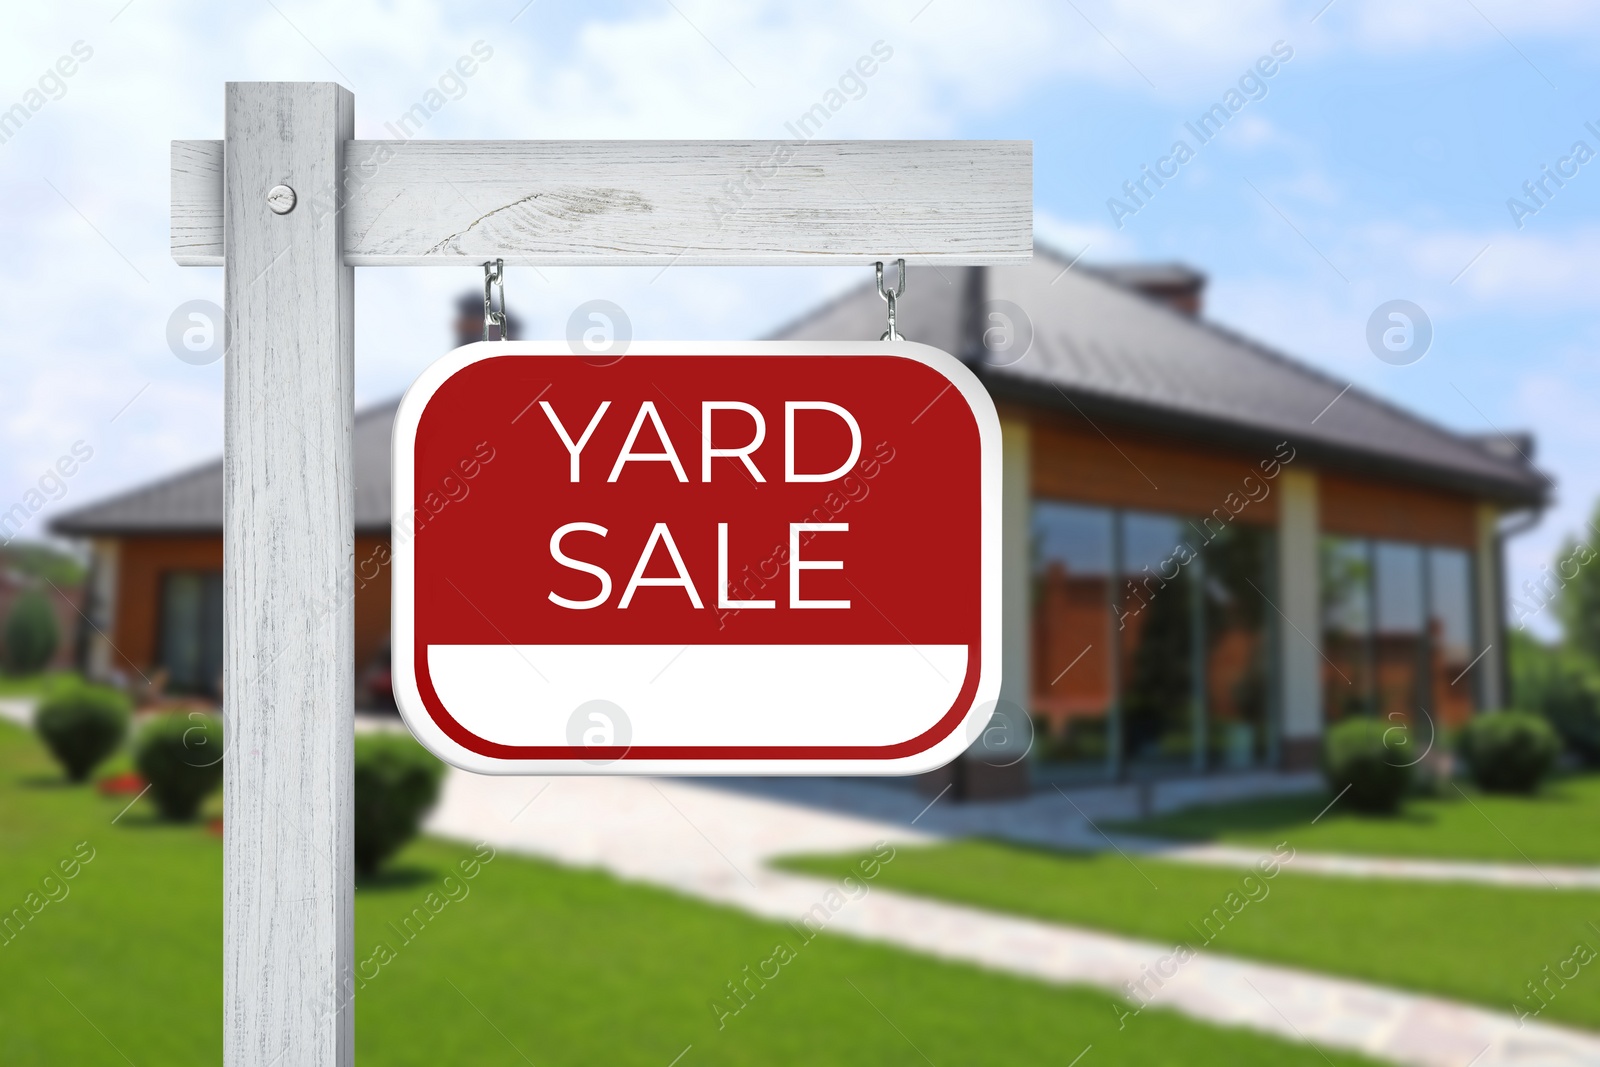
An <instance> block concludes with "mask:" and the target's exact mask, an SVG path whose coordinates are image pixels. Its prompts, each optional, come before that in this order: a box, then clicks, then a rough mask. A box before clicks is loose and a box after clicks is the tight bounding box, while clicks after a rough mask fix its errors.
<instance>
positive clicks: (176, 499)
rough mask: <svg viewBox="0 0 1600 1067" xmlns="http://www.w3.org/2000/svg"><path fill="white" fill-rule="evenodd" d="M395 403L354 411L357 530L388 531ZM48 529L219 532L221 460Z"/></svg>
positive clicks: (60, 519)
mask: <svg viewBox="0 0 1600 1067" xmlns="http://www.w3.org/2000/svg"><path fill="white" fill-rule="evenodd" d="M399 406H400V401H399V400H398V399H396V400H390V401H387V402H386V403H383V404H380V405H377V406H375V407H371V408H367V409H365V410H363V411H358V412H357V413H356V417H355V423H354V427H353V436H354V438H355V441H354V446H355V491H356V500H355V512H356V530H357V531H359V532H362V533H383V534H387V533H388V532H389V440H390V437H391V436H392V434H393V431H394V413H395V410H396V409H397V408H398V407H399ZM50 528H51V530H53V531H54V532H56V533H58V534H64V535H66V536H69V537H73V536H78V537H92V536H99V535H103V534H183V533H201V534H203V533H221V531H222V461H221V460H212V461H211V462H210V463H206V464H203V465H202V466H199V467H194V468H191V469H189V470H186V471H181V472H179V473H177V474H173V475H170V476H168V477H166V478H163V479H161V480H160V481H158V482H153V483H151V484H149V485H144V486H140V487H139V488H137V489H132V490H129V491H128V492H125V493H121V494H119V495H117V496H114V497H111V498H110V499H108V500H102V501H100V502H98V503H94V504H90V505H88V506H87V507H83V508H79V509H77V510H76V511H69V512H66V513H65V514H63V515H60V516H57V517H56V519H55V520H54V521H53V522H51V523H50Z"/></svg>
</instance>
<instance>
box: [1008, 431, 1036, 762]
mask: <svg viewBox="0 0 1600 1067" xmlns="http://www.w3.org/2000/svg"><path fill="white" fill-rule="evenodd" d="M1032 450H1033V438H1032V434H1031V432H1030V430H1029V426H1028V423H1027V422H1025V421H1023V420H1021V419H1007V418H1002V419H1001V420H1000V455H1001V474H1000V531H1001V532H1000V540H1001V557H1002V561H1001V565H1000V602H1001V608H1000V611H1001V623H1000V641H1001V645H1002V649H1001V655H1000V699H1001V701H1002V704H1001V706H1002V708H1009V709H1013V711H1012V713H1013V714H1019V713H1020V714H1022V715H1026V713H1027V710H1028V704H1029V698H1030V695H1031V692H1030V691H1031V689H1032V686H1033V673H1032V666H1033V664H1032V658H1033V619H1032V612H1031V611H1030V610H1029V606H1030V598H1031V589H1030V586H1031V577H1030V574H1029V566H1028V552H1029V543H1030V538H1031V533H1030V528H1031V526H1032V523H1033V467H1032V455H1033V451H1032ZM1011 726H1012V728H1011V729H1008V730H1007V731H1006V736H1007V737H1008V738H1009V739H1012V743H1013V744H1015V745H1016V746H1017V747H1018V750H1019V751H1020V749H1021V748H1022V747H1024V746H1026V745H1027V743H1028V739H1029V738H1030V736H1031V733H1030V730H1029V726H1028V724H1027V723H1026V722H1017V723H1013V724H1011Z"/></svg>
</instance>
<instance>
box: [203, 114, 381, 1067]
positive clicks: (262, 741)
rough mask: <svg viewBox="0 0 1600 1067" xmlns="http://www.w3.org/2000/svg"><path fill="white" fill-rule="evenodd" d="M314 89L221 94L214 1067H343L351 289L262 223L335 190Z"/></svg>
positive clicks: (285, 232) (310, 232)
mask: <svg viewBox="0 0 1600 1067" xmlns="http://www.w3.org/2000/svg"><path fill="white" fill-rule="evenodd" d="M354 113H355V105H354V98H353V97H352V96H351V95H350V93H349V92H348V91H347V90H345V89H343V88H341V87H339V86H337V85H333V84H327V83H229V84H228V87H227V105H226V130H227V145H228V150H227V156H226V168H225V174H224V178H223V181H224V188H225V190H226V198H225V205H224V216H223V229H224V232H225V240H224V242H223V243H224V247H225V248H226V249H227V262H226V264H225V265H224V274H223V278H224V283H223V284H224V293H225V300H226V305H225V306H226V318H227V325H228V341H227V351H226V356H225V359H226V362H225V369H226V383H225V387H224V411H225V423H224V452H223V469H224V501H225V507H224V525H223V544H224V549H223V556H224V559H223V573H224V580H225V594H224V615H225V620H226V626H225V653H224V663H225V675H224V677H225V686H224V711H225V713H226V716H227V729H228V750H227V757H226V760H225V765H224V766H225V773H224V777H223V795H224V802H225V805H226V808H225V810H226V821H225V831H224V836H223V874H224V881H223V939H224V947H223V1013H224V1014H223V1062H224V1063H225V1064H227V1065H228V1067H269V1065H277V1067H286V1065H289V1064H294V1065H296V1067H349V1065H350V1064H351V1063H352V1061H353V1058H354V1057H353V1049H354V1044H353V1042H354V1029H353V1026H352V1017H353V1016H352V1011H351V1005H350V1003H349V999H348V997H347V996H345V995H342V993H343V992H344V991H345V990H347V989H348V983H349V982H350V980H351V979H352V977H353V976H352V971H351V967H352V962H353V958H354V953H353V929H354V927H353V903H354V896H353V893H354V889H353V887H354V876H353V865H352V860H353V854H352V842H353V832H352V820H351V811H352V799H353V764H352V748H353V728H354V719H353V710H352V702H353V696H354V694H353V686H352V675H353V671H352V641H353V631H354V624H353V612H352V607H351V596H350V592H351V581H352V575H353V568H354V559H353V543H354V500H353V496H354V490H353V487H352V484H351V481H350V472H351V465H352V445H351V428H352V418H353V405H352V399H353V389H352V386H353V358H352V357H353V352H354V344H353V341H354V331H353V328H352V327H353V320H354V294H353V286H352V282H353V271H352V270H351V268H349V267H348V266H345V265H344V264H343V262H342V258H341V255H340V248H339V230H338V226H337V225H336V224H334V223H333V221H332V220H319V219H317V218H316V216H315V215H313V214H312V212H310V211H308V210H303V207H304V203H303V198H302V204H301V206H299V207H296V209H295V210H294V211H292V212H290V213H289V214H287V215H281V216H280V215H275V214H273V213H272V212H271V211H270V210H268V208H267V204H266V194H267V190H268V189H270V188H271V187H272V186H274V185H277V184H279V183H283V184H286V185H289V186H291V187H292V188H294V189H296V190H297V191H298V190H305V189H312V188H316V187H318V186H320V185H321V184H323V183H325V182H331V181H333V180H335V179H336V178H337V177H338V175H339V174H340V173H341V171H342V163H343V155H344V147H345V144H346V142H347V141H348V140H349V138H350V135H351V133H352V132H353V128H354Z"/></svg>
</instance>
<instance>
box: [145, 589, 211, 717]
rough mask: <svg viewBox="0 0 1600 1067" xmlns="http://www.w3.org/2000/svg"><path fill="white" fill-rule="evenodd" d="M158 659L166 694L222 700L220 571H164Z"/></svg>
mask: <svg viewBox="0 0 1600 1067" xmlns="http://www.w3.org/2000/svg"><path fill="white" fill-rule="evenodd" d="M157 659H158V661H159V666H160V668H161V670H162V671H164V672H165V673H166V687H167V689H168V690H169V691H171V692H174V693H192V694H196V695H200V696H210V697H216V696H220V695H221V693H222V572H221V571H168V572H167V573H165V574H163V575H162V576H161V628H160V642H159V649H158V652H157Z"/></svg>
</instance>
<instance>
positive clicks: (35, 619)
mask: <svg viewBox="0 0 1600 1067" xmlns="http://www.w3.org/2000/svg"><path fill="white" fill-rule="evenodd" d="M60 640H61V632H60V629H59V628H58V627H57V626H56V613H55V610H54V609H53V608H51V607H50V601H49V600H47V599H46V598H45V596H44V594H43V593H40V592H38V591H37V590H33V589H30V590H28V591H27V592H25V593H23V594H22V595H21V596H19V597H17V602H16V603H15V604H13V605H12V606H11V615H10V617H9V618H7V619H6V650H5V651H6V670H8V671H10V672H11V673H12V674H37V673H38V672H39V671H42V670H44V666H45V664H47V663H49V662H50V657H51V656H54V655H55V654H56V645H57V644H58V643H59V642H60Z"/></svg>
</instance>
